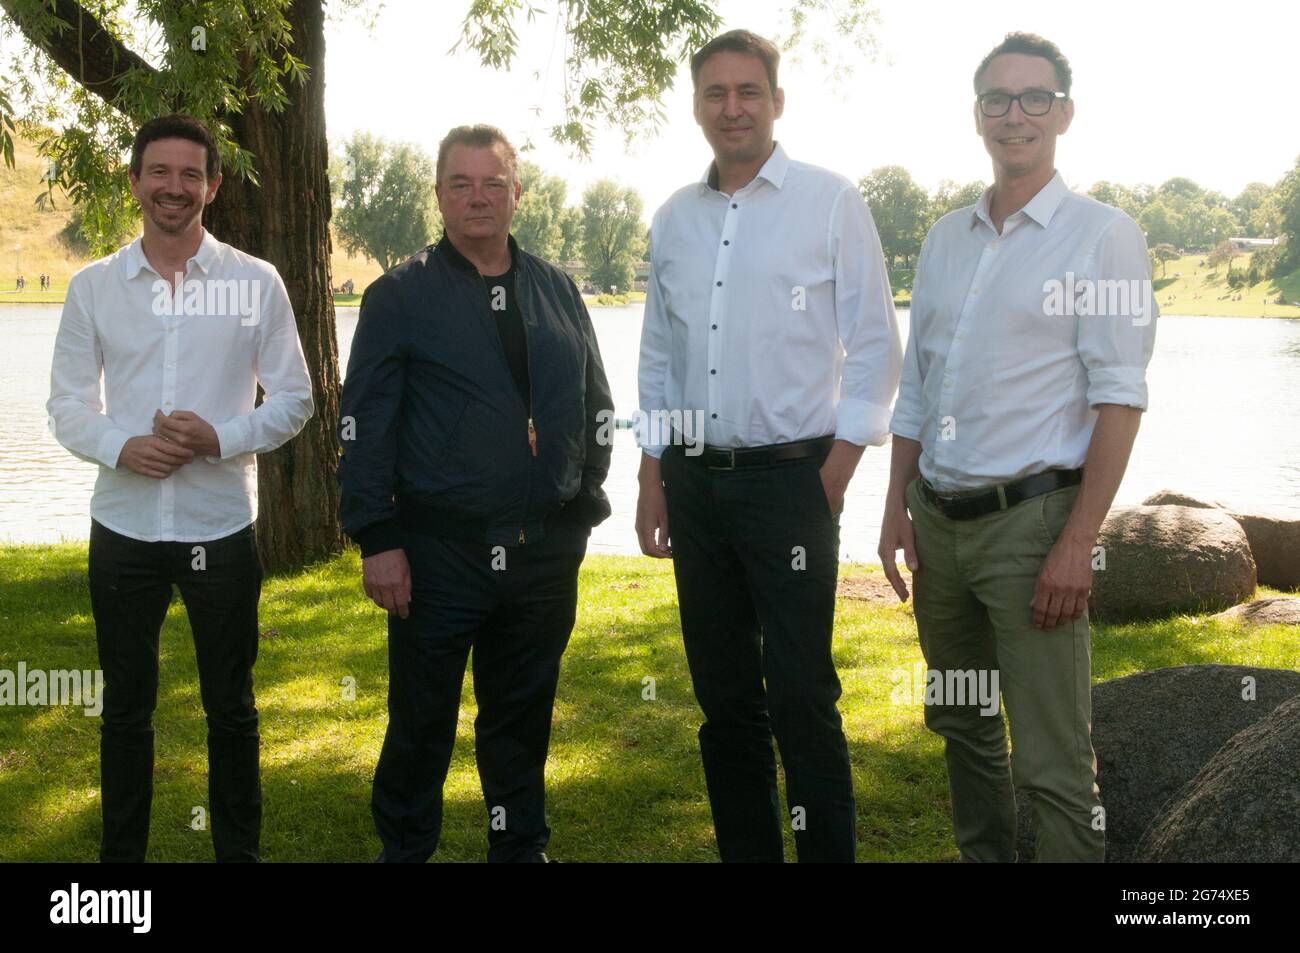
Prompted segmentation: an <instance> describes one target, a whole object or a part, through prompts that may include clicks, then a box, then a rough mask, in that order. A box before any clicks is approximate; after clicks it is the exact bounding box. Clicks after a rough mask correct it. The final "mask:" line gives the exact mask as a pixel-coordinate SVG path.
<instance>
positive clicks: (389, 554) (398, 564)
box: [361, 549, 411, 619]
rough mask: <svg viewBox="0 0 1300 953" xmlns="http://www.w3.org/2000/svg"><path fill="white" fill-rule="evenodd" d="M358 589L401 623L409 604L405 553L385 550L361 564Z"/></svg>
mask: <svg viewBox="0 0 1300 953" xmlns="http://www.w3.org/2000/svg"><path fill="white" fill-rule="evenodd" d="M361 586H362V588H363V589H365V590H366V595H368V596H369V597H370V598H371V599H373V600H374V601H375V605H377V606H379V608H381V609H386V610H388V611H389V612H390V613H391V612H396V613H397V614H398V615H399V616H401V617H402V618H403V619H405V618H406V617H407V616H408V615H410V609H409V607H410V604H411V564H410V563H408V562H407V561H406V550H404V549H389V550H386V551H385V552H382V553H375V555H373V556H367V557H366V558H365V559H363V560H361Z"/></svg>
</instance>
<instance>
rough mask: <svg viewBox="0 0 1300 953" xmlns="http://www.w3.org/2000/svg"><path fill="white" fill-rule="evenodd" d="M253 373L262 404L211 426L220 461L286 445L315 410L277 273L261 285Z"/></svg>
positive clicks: (285, 297) (291, 315)
mask: <svg viewBox="0 0 1300 953" xmlns="http://www.w3.org/2000/svg"><path fill="white" fill-rule="evenodd" d="M261 307H262V311H261V315H260V318H259V320H258V325H257V363H256V365H255V366H254V368H253V370H254V373H255V374H256V375H257V381H258V383H259V384H261V385H262V391H263V398H262V403H261V404H259V405H258V406H256V407H254V408H253V409H252V410H251V411H249V412H248V413H246V414H240V415H239V416H238V417H232V418H230V419H229V420H225V421H222V422H221V423H219V424H215V425H214V426H213V429H214V430H216V432H217V439H218V441H219V443H220V445H221V459H222V460H229V459H230V458H231V457H235V456H239V455H240V454H244V453H266V452H267V451H270V450H274V449H275V448H276V447H279V446H282V445H283V444H285V443H287V442H288V441H289V440H290V439H291V438H292V437H294V436H295V435H297V433H298V431H300V430H302V428H303V426H304V425H305V424H306V423H307V421H308V420H310V419H311V415H312V414H313V413H314V412H315V402H314V401H313V399H312V392H311V375H309V374H308V373H307V361H306V359H305V358H304V357H303V353H302V342H301V341H299V339H298V325H297V322H296V321H295V320H294V316H293V306H292V305H291V304H290V303H289V294H288V292H287V291H285V288H284V281H283V280H282V279H281V278H280V275H279V273H278V272H273V273H272V277H271V278H270V279H267V280H264V282H263V286H262V301H261Z"/></svg>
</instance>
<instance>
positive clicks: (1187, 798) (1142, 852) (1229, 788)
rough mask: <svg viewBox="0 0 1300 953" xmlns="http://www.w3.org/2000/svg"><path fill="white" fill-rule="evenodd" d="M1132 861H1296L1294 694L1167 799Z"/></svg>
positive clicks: (1299, 757)
mask: <svg viewBox="0 0 1300 953" xmlns="http://www.w3.org/2000/svg"><path fill="white" fill-rule="evenodd" d="M1136 859H1137V860H1138V861H1143V862H1156V863H1170V862H1173V863H1215V864H1239V863H1296V862H1297V861H1300V697H1297V698H1292V699H1290V700H1289V701H1286V702H1283V703H1282V704H1281V705H1279V706H1278V707H1277V708H1275V709H1274V710H1273V712H1272V713H1271V714H1270V715H1269V716H1268V717H1267V718H1264V719H1261V720H1260V721H1259V722H1257V723H1256V724H1254V725H1252V726H1251V727H1249V728H1247V729H1245V730H1244V731H1242V732H1240V733H1239V734H1237V735H1235V736H1234V737H1233V738H1232V739H1231V740H1230V741H1228V743H1227V744H1225V745H1224V746H1223V748H1221V749H1220V750H1219V751H1218V752H1217V753H1216V754H1215V755H1214V757H1212V758H1211V759H1210V760H1209V761H1208V762H1207V763H1206V764H1205V766H1204V767H1202V768H1201V770H1200V772H1198V773H1197V775H1196V777H1195V778H1193V779H1192V780H1191V781H1189V782H1188V783H1187V784H1186V785H1184V786H1183V788H1182V789H1181V790H1180V791H1179V792H1178V794H1177V795H1176V796H1175V797H1174V798H1173V799H1172V800H1171V801H1170V802H1169V804H1167V805H1166V806H1165V808H1164V810H1162V811H1161V813H1160V816H1159V817H1158V818H1157V819H1156V820H1155V822H1154V823H1152V825H1151V827H1150V829H1149V830H1148V831H1147V832H1146V834H1145V835H1144V836H1143V838H1142V842H1141V843H1140V844H1139V845H1138V850H1137V858H1136Z"/></svg>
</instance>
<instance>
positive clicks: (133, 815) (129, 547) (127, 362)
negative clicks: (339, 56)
mask: <svg viewBox="0 0 1300 953" xmlns="http://www.w3.org/2000/svg"><path fill="white" fill-rule="evenodd" d="M214 168H215V169H218V170H219V168H220V165H219V161H218V160H217V159H216V148H215V145H213V143H212V137H211V134H210V133H208V131H207V128H206V127H204V126H203V125H202V123H200V122H199V121H198V120H196V119H194V118H192V117H189V116H165V117H163V118H161V119H155V120H152V121H151V122H147V123H145V124H144V126H142V127H141V129H140V132H139V134H138V135H137V136H136V145H135V148H134V149H133V150H132V159H131V171H130V175H129V179H130V183H131V192H132V194H134V195H135V197H136V200H137V201H138V202H139V203H140V209H141V212H142V213H143V216H142V217H143V225H144V234H143V235H142V236H141V237H140V238H138V239H136V240H135V241H134V242H132V243H131V244H130V245H127V246H125V247H123V248H121V249H119V250H118V251H117V252H116V253H114V254H112V255H109V256H108V257H107V258H102V259H100V260H99V261H96V262H94V263H92V264H90V265H87V266H86V267H85V268H83V269H82V270H81V271H79V272H78V273H77V274H76V275H74V276H73V278H72V280H71V281H70V282H69V283H68V293H67V299H66V302H65V304H64V306H63V316H62V318H61V320H60V322H59V331H58V336H57V338H56V339H55V344H54V367H53V371H52V373H51V378H50V400H49V404H48V410H49V414H50V420H51V423H52V426H53V429H54V435H55V437H56V439H57V440H58V441H59V442H60V443H61V444H63V446H64V447H66V448H67V449H68V450H69V451H70V452H71V453H72V454H73V455H75V456H77V457H79V458H81V459H83V460H86V461H87V462H90V463H94V464H97V465H98V466H99V479H98V480H97V481H96V483H95V495H94V497H93V498H92V499H91V503H90V513H91V524H90V603H91V609H92V611H93V613H94V617H95V637H96V640H97V642H98V646H99V660H100V665H101V667H102V668H103V670H104V703H103V725H102V732H101V734H102V737H101V744H100V757H101V773H102V791H101V795H100V803H101V807H102V810H103V816H104V834H103V842H102V846H101V848H100V858H101V859H102V860H105V861H139V860H143V859H144V856H145V848H146V846H147V843H148V838H149V812H150V803H151V799H152V795H153V755H154V746H153V741H154V732H153V711H154V706H155V703H156V700H157V694H158V639H159V634H160V631H161V628H162V624H163V620H164V618H165V617H166V615H167V607H168V605H169V604H170V602H171V598H172V586H173V585H176V586H177V587H178V588H179V589H180V593H181V598H182V599H183V600H184V601H185V608H186V611H187V612H188V614H189V619H190V628H191V629H192V630H193V633H194V647H195V653H196V655H197V658H198V670H199V690H200V693H201V695H202V700H203V709H204V711H205V712H206V714H207V721H208V770H209V778H208V796H209V805H208V810H209V813H210V815H211V818H212V841H213V846H214V847H215V849H216V855H217V860H220V861H255V860H257V857H258V836H259V832H260V829H261V817H262V802H261V787H260V783H259V778H258V743H259V742H258V730H257V726H258V718H257V708H256V707H255V705H254V700H253V663H254V661H255V660H256V658H257V603H258V597H259V595H260V592H261V582H262V568H261V564H260V562H259V560H258V555H257V541H256V538H255V536H254V528H253V523H254V521H255V520H256V519H257V456H256V455H257V454H258V453H262V452H265V451H267V450H272V449H274V448H276V447H278V446H280V445H281V444H283V443H284V442H285V441H287V440H289V439H290V438H291V437H293V436H294V435H295V434H296V433H297V432H298V431H299V430H300V429H302V426H303V424H304V423H306V421H307V419H308V418H309V417H310V416H311V414H312V411H313V402H312V390H311V379H310V378H309V377H308V374H307V363H306V361H305V359H304V358H303V353H302V348H301V346H300V344H299V341H298V330H297V326H296V324H295V321H294V316H293V309H292V308H291V307H290V304H289V296H288V295H287V294H286V292H285V289H284V283H283V282H282V281H281V280H280V276H279V274H278V273H277V272H276V270H275V268H274V267H273V266H272V265H270V264H269V263H267V262H265V261H261V260H259V259H257V258H253V257H252V256H250V255H246V254H244V253H243V252H241V251H239V250H238V249H235V248H232V247H231V246H230V245H226V244H223V243H222V242H219V241H217V239H215V238H213V237H212V235H211V234H210V233H209V232H207V231H205V230H204V228H203V224H202V218H203V209H204V208H205V207H206V206H207V204H208V203H209V202H211V201H212V200H213V199H214V198H215V197H216V194H217V188H218V186H219V185H220V184H221V174H220V172H219V171H217V172H216V174H215V176H213V175H212V174H210V173H211V170H213V169H214ZM101 382H102V386H103V393H104V400H103V402H102V403H101V401H100V387H101ZM259 385H260V386H261V388H262V390H263V391H264V392H265V393H264V398H263V400H262V402H261V403H260V404H258V403H257V396H258V393H257V391H258V386H259ZM188 821H189V818H188V817H186V818H185V822H186V823H188ZM172 823H175V819H174V818H173V819H172Z"/></svg>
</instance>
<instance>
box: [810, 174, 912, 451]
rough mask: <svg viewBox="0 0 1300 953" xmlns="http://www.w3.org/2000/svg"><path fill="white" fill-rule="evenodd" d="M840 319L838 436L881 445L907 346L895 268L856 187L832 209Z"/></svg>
mask: <svg viewBox="0 0 1300 953" xmlns="http://www.w3.org/2000/svg"><path fill="white" fill-rule="evenodd" d="M828 241H829V242H830V254H831V260H832V261H833V262H834V269H835V322H836V326H837V328H838V331H839V338H840V343H841V344H842V345H843V347H844V366H843V370H842V372H841V375H840V400H839V403H838V405H837V406H836V410H835V437H836V439H838V440H847V441H849V442H850V443H854V444H857V445H858V446H879V445H880V444H883V443H884V442H885V438H886V437H888V435H889V405H890V403H891V402H892V401H893V398H894V392H895V390H896V389H897V388H898V377H899V370H900V366H901V364H902V359H903V348H902V345H901V344H900V343H899V337H898V317H897V315H896V314H895V313H894V295H893V291H892V289H891V288H890V285H889V271H888V270H887V269H886V267H885V258H884V255H883V253H882V252H881V248H880V237H879V235H877V233H876V225H875V222H874V221H873V220H872V218H871V211H870V210H869V209H868V208H867V204H866V202H864V201H863V199H862V196H861V195H860V194H859V193H858V191H857V190H856V189H853V188H847V189H845V190H844V191H843V192H842V193H840V196H839V198H838V199H837V200H836V203H835V207H834V210H833V211H832V213H831V224H830V234H829V237H828Z"/></svg>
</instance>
